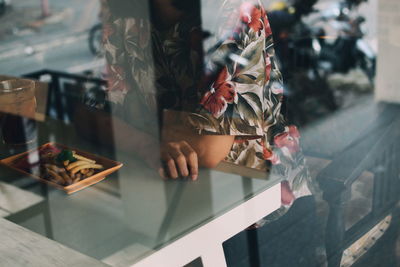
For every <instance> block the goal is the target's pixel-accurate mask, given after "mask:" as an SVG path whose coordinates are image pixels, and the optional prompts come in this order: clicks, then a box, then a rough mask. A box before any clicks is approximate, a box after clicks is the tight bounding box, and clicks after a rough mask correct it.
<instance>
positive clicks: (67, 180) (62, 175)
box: [61, 171, 72, 185]
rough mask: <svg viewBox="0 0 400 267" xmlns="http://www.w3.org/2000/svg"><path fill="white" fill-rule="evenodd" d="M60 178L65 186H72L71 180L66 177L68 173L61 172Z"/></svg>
mask: <svg viewBox="0 0 400 267" xmlns="http://www.w3.org/2000/svg"><path fill="white" fill-rule="evenodd" d="M61 177H62V178H63V179H64V181H65V183H66V184H67V185H70V184H72V178H71V177H70V176H69V175H68V173H67V172H66V171H64V172H61Z"/></svg>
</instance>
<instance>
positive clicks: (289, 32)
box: [268, 0, 337, 124]
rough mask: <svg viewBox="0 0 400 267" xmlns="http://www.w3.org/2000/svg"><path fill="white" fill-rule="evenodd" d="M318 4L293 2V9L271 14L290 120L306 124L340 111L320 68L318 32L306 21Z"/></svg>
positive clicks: (307, 1) (302, 0)
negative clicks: (331, 112) (337, 109)
mask: <svg viewBox="0 0 400 267" xmlns="http://www.w3.org/2000/svg"><path fill="white" fill-rule="evenodd" d="M315 2H316V0H293V1H292V5H291V6H286V7H284V8H281V9H279V10H272V11H269V12H268V16H269V21H270V24H271V28H272V32H273V35H274V42H275V51H276V54H277V58H278V60H279V63H280V68H281V71H282V75H283V78H284V81H285V95H286V99H287V101H286V103H287V107H286V109H287V112H288V118H289V120H292V122H293V123H297V124H304V123H306V122H307V121H308V119H309V118H310V117H318V116H319V113H320V111H322V110H324V111H326V110H328V111H332V110H335V109H336V108H337V104H336V101H335V97H334V93H333V91H332V89H331V88H330V86H329V84H328V83H327V79H326V75H325V74H326V73H325V72H324V71H322V69H320V68H319V51H318V47H319V41H318V36H319V34H320V31H319V29H315V28H313V27H310V26H309V25H307V24H305V23H304V22H303V20H302V18H303V17H305V16H307V15H309V14H310V13H311V12H313V11H314V9H313V6H314V4H315Z"/></svg>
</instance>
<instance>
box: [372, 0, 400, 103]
mask: <svg viewBox="0 0 400 267" xmlns="http://www.w3.org/2000/svg"><path fill="white" fill-rule="evenodd" d="M399 63H400V1H399V0H379V5H378V64H377V85H376V94H375V97H376V99H377V100H380V101H388V102H397V103H400V71H399V70H400V67H399Z"/></svg>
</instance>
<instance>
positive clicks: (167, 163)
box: [160, 141, 199, 181]
mask: <svg viewBox="0 0 400 267" xmlns="http://www.w3.org/2000/svg"><path fill="white" fill-rule="evenodd" d="M161 160H162V161H163V163H164V167H162V168H161V169H160V175H161V176H162V177H164V178H172V179H176V178H178V177H190V178H191V179H192V180H193V181H194V180H197V177H198V173H199V160H198V156H197V153H196V151H195V150H194V149H193V148H192V147H191V146H190V145H189V144H188V143H187V142H186V141H179V142H166V143H163V144H161Z"/></svg>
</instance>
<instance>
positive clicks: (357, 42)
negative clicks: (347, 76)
mask: <svg viewBox="0 0 400 267" xmlns="http://www.w3.org/2000/svg"><path fill="white" fill-rule="evenodd" d="M364 1H367V0H344V1H342V2H340V3H338V4H336V5H335V6H334V7H333V8H330V9H328V10H327V11H324V12H322V14H321V16H319V17H318V18H317V19H316V20H315V21H314V22H313V23H316V22H318V21H322V22H328V23H329V25H330V26H331V27H332V28H334V29H335V30H336V31H337V32H338V35H337V38H335V39H334V41H333V42H328V41H329V38H327V39H326V40H322V41H321V52H320V60H321V63H322V64H324V63H327V64H328V65H330V68H331V70H332V71H333V72H340V73H347V72H348V71H349V70H351V69H355V68H358V67H359V68H361V70H362V71H363V72H364V73H365V74H366V76H367V77H368V79H369V80H370V82H371V83H373V81H374V77H375V64H376V55H375V52H374V51H373V50H372V48H371V47H370V46H369V44H368V43H367V42H366V40H365V38H364V36H365V31H364V30H363V29H362V24H363V23H364V22H365V18H364V17H362V16H358V15H357V14H354V12H353V11H354V9H355V8H356V7H357V6H358V5H359V4H360V3H361V2H364ZM327 64H325V65H327Z"/></svg>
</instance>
